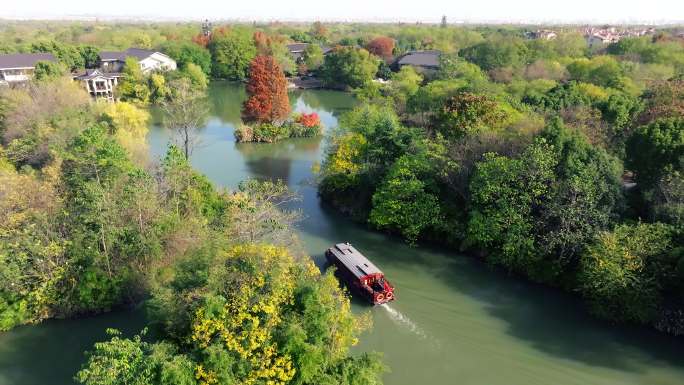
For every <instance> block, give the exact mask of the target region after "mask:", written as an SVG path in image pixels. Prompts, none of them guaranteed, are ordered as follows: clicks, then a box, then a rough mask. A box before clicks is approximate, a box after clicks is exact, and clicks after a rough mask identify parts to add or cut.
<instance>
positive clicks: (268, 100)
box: [242, 55, 290, 123]
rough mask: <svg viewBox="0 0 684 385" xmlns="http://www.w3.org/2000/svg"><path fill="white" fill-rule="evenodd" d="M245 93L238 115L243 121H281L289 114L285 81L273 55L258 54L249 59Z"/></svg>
mask: <svg viewBox="0 0 684 385" xmlns="http://www.w3.org/2000/svg"><path fill="white" fill-rule="evenodd" d="M247 94H248V95H249V98H248V99H247V100H246V101H245V103H244V104H243V106H242V118H243V119H244V120H245V121H247V122H258V123H277V122H282V121H284V120H285V119H286V118H287V116H288V115H289V113H290V102H289V100H288V98H287V80H286V79H285V74H283V70H282V69H281V68H280V65H278V62H277V61H276V60H275V59H274V58H273V56H264V55H259V56H257V57H255V58H254V60H252V63H251V64H250V65H249V80H248V82H247Z"/></svg>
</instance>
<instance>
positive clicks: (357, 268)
mask: <svg viewBox="0 0 684 385" xmlns="http://www.w3.org/2000/svg"><path fill="white" fill-rule="evenodd" d="M330 252H332V253H333V255H335V257H337V259H338V260H339V261H340V262H341V263H342V264H343V265H344V266H346V267H347V269H349V271H351V272H352V273H353V274H354V275H355V276H356V277H357V278H361V277H365V276H366V275H370V274H382V271H380V269H378V267H377V266H375V265H374V264H373V262H371V261H369V260H368V258H366V257H365V256H364V255H363V254H361V253H360V252H359V251H358V250H356V249H355V248H354V246H352V245H350V244H349V243H338V244H336V245H335V246H334V247H331V248H330Z"/></svg>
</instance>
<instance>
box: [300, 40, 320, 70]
mask: <svg viewBox="0 0 684 385" xmlns="http://www.w3.org/2000/svg"><path fill="white" fill-rule="evenodd" d="M304 64H306V68H308V69H309V71H316V70H317V69H318V68H319V67H320V66H321V65H323V50H322V49H321V46H320V45H318V44H309V45H307V46H306V48H305V49H304Z"/></svg>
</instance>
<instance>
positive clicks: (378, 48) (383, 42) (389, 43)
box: [366, 36, 394, 62]
mask: <svg viewBox="0 0 684 385" xmlns="http://www.w3.org/2000/svg"><path fill="white" fill-rule="evenodd" d="M366 49H367V50H368V52H370V53H372V54H373V55H375V56H377V57H379V58H381V59H383V60H384V61H385V62H389V61H390V60H392V51H394V39H392V38H390V37H386V36H381V37H376V38H375V39H373V40H371V41H370V42H368V44H367V45H366Z"/></svg>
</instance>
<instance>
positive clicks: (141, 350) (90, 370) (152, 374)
mask: <svg viewBox="0 0 684 385" xmlns="http://www.w3.org/2000/svg"><path fill="white" fill-rule="evenodd" d="M107 333H108V334H109V335H110V336H111V339H110V340H109V341H106V342H98V343H96V344H95V346H94V349H93V350H92V351H90V352H88V353H87V361H86V363H84V364H83V367H82V368H81V370H80V371H79V372H78V373H77V374H76V376H75V379H76V380H77V381H78V382H79V383H81V384H83V385H143V384H144V385H195V384H196V380H195V367H194V366H195V363H194V362H193V361H192V360H190V359H189V358H188V357H187V356H185V355H180V354H177V349H176V347H175V346H173V345H172V344H170V343H167V342H161V343H155V344H151V343H149V342H145V341H143V340H142V336H140V335H136V336H135V337H133V338H132V339H127V338H122V337H121V332H119V331H118V330H115V329H108V330H107ZM143 335H144V334H143Z"/></svg>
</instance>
